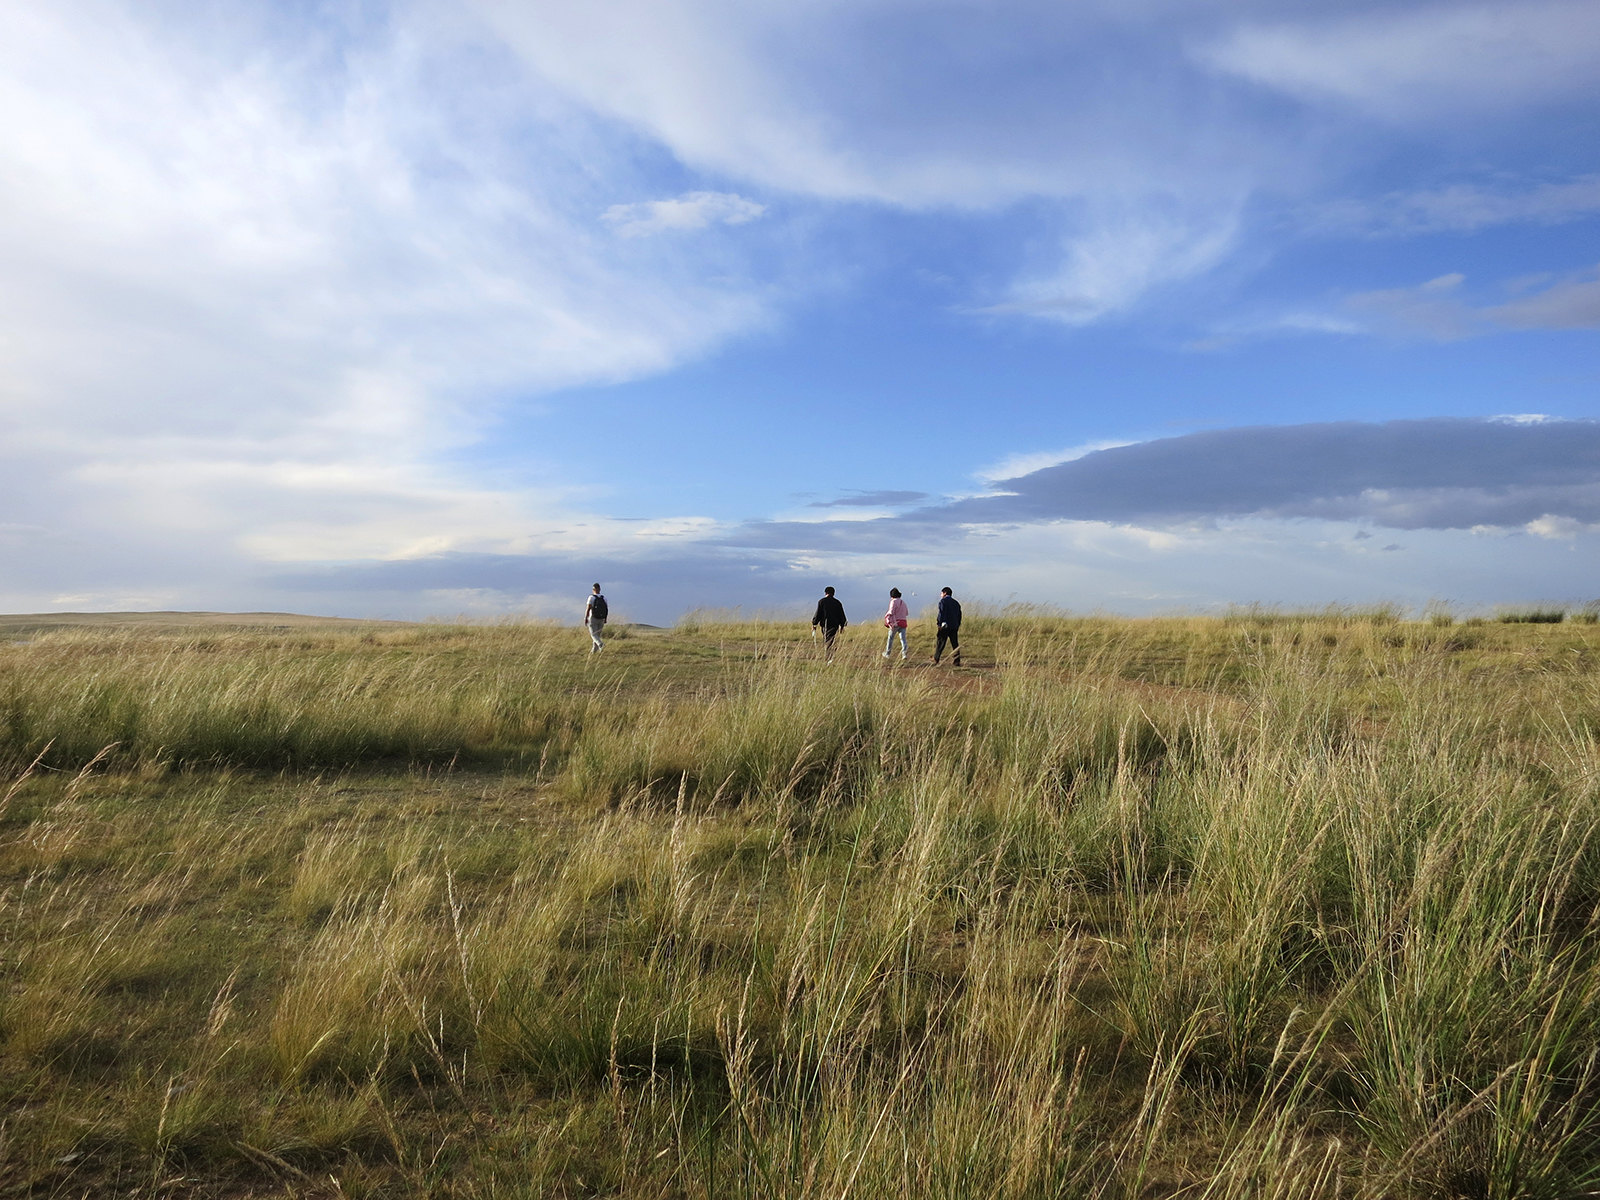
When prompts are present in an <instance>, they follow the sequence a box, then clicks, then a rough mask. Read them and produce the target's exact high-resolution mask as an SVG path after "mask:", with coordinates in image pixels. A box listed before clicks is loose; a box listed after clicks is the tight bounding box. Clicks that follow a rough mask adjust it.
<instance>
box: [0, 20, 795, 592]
mask: <svg viewBox="0 0 1600 1200" xmlns="http://www.w3.org/2000/svg"><path fill="white" fill-rule="evenodd" d="M163 11H164V10H162V9H160V8H149V9H146V8H137V9H136V8H126V7H122V6H119V5H117V4H114V3H98V2H95V0H86V2H85V3H80V4H73V5H60V6H55V5H52V6H27V5H24V6H10V7H7V8H5V9H4V10H3V12H0V108H3V109H4V111H5V112H6V114H7V120H6V123H5V128H4V129H3V130H0V330H3V331H4V332H3V334H0V501H3V502H4V503H5V504H6V509H5V511H6V512H7V514H8V516H10V517H20V515H22V514H37V519H36V520H35V521H34V523H35V524H37V525H38V526H40V527H41V528H42V529H44V530H46V531H47V534H48V536H40V537H37V538H32V539H31V540H30V541H29V554H30V555H32V556H33V557H34V559H35V560H36V561H37V562H39V563H40V564H46V565H47V564H50V563H54V564H55V565H56V567H57V568H58V569H59V568H60V563H61V560H63V559H66V558H70V557H83V556H85V555H87V556H89V557H96V556H99V557H100V558H101V560H102V561H104V555H105V547H107V546H108V545H115V544H129V545H132V544H136V543H137V544H144V543H145V542H146V540H147V539H148V542H149V544H150V545H152V546H159V545H160V544H161V543H162V541H163V537H165V538H166V539H167V540H170V539H171V538H173V537H174V536H182V537H184V538H186V539H188V541H189V543H190V544H189V545H188V546H187V547H186V549H185V550H184V551H183V552H182V553H187V552H188V551H191V550H192V551H193V553H194V554H195V555H197V556H198V557H200V558H205V559H207V560H208V561H209V562H211V563H212V564H213V566H214V569H215V573H216V575H217V576H219V577H220V576H221V575H222V574H223V573H225V572H226V571H233V572H235V575H234V577H237V575H238V573H239V572H243V571H245V570H246V569H247V567H246V566H245V564H246V563H248V561H250V559H252V558H254V557H264V558H268V559H275V560H289V559H296V560H304V559H316V558H328V557H352V556H362V555H370V556H374V557H379V558H382V557H391V556H396V555H406V554H421V553H431V552H437V551H440V550H444V549H453V548H458V547H461V546H473V545H480V544H493V545H511V544H517V542H516V539H517V538H518V537H521V538H522V539H523V542H522V543H521V544H526V539H527V537H528V536H530V535H531V533H533V532H536V531H540V530H550V529H553V528H556V527H558V526H561V525H563V524H568V525H570V524H571V522H572V520H573V519H574V517H575V515H577V514H579V513H580V510H581V505H579V504H577V503H576V500H577V497H575V496H573V495H571V494H570V493H568V494H563V493H562V491H561V489H559V488H556V487H554V486H552V487H547V488H543V489H541V488H538V487H519V488H517V489H514V490H508V491H503V492H501V491H496V490H494V489H493V488H492V487H489V486H485V485H484V484H482V483H480V482H478V481H474V480H464V479H462V478H461V477H460V475H459V474H455V473H452V472H450V471H448V470H446V469H445V468H443V467H442V466H440V465H438V459H439V456H440V454H441V452H443V451H447V450H450V449H451V448H456V447H461V446H464V445H468V444H471V443H473V442H474V441H475V440H477V439H478V438H479V437H481V436H482V434H483V431H484V429H485V427H486V424H487V422H488V421H489V420H491V419H492V418H493V417H494V415H495V404H494V402H493V401H492V399H491V398H492V397H495V396H498V395H503V394H504V393H506V392H507V391H510V390H513V389H515V390H516V391H519V392H521V393H523V394H526V393H528V392H534V393H537V392H540V391H546V390H549V389H552V388H557V387H561V386H566V385H572V384H580V383H591V382H597V381H610V380H619V379H627V378H631V377H636V376H639V375H641V374H647V373H651V372H657V371H661V370H665V369H668V368H670V367H672V366H674V365H676V364H678V363H681V362H683V361H685V360H687V359H689V358H692V357H694V356H696V355H698V354H701V353H703V352H704V351H705V350H707V349H708V348H710V347H712V346H714V345H716V344H717V343H719V342H720V341H722V340H723V339H725V338H727V337H728V336H730V335H732V334H735V333H738V332H741V331H745V330H749V329H751V328H754V327H757V326H759V325H761V324H763V323H764V322H766V321H767V320H768V314H769V312H770V306H771V296H772V293H771V292H770V291H768V290H767V289H766V288H765V287H762V288H760V289H758V288H756V287H754V286H751V285H748V284H741V283H738V282H729V280H730V279H731V280H738V279H739V278H741V277H743V276H745V275H747V272H743V271H742V270H740V269H739V263H740V261H741V260H740V259H739V257H738V251H737V249H735V248H728V247H723V246H720V245H717V244H712V241H711V239H701V240H700V243H699V244H698V245H697V247H696V249H695V251H694V253H693V254H692V255H690V254H688V253H683V252H679V251H675V250H673V249H672V248H671V247H670V246H664V247H661V248H651V249H645V248H642V247H641V248H635V247H633V246H632V245H629V244H626V243H620V242H619V241H618V240H617V239H614V238H610V237H606V236H604V235H603V232H602V231H599V230H596V229H595V227H594V219H593V213H594V212H595V211H596V208H597V207H599V205H598V199H599V197H600V196H601V195H602V194H610V195H615V194H616V193H617V192H618V191H621V190H628V191H637V190H638V189H639V187H640V186H641V178H640V176H639V174H638V171H637V168H636V167H635V166H634V165H632V164H631V162H630V161H629V159H628V158H627V156H626V155H618V154H615V153H614V152H612V151H611V150H608V149H607V146H606V144H605V142H604V141H603V139H600V138H599V137H598V136H597V135H596V134H595V132H594V130H593V127H592V120H591V119H589V118H587V117H585V116H584V115H583V114H581V113H578V112H575V111H573V110H571V108H570V106H568V105H567V104H566V102H565V101H563V100H561V99H560V98H559V97H556V96H553V95H551V94H549V93H548V92H542V91H540V90H539V88H538V87H537V86H536V85H535V84H531V83H529V82H528V81H527V80H526V79H525V77H524V76H523V75H522V73H521V71H520V69H519V68H518V67H517V66H516V65H515V64H514V63H512V62H510V61H509V60H507V59H506V58H505V57H504V55H503V54H501V53H500V52H498V51H497V50H496V49H495V48H494V47H493V46H486V45H483V44H477V43H474V42H473V41H471V40H470V38H468V37H467V35H466V34H465V33H464V32H463V31H462V29H461V28H459V26H458V25H457V24H455V23H453V22H452V21H451V20H450V19H448V18H447V17H445V16H443V15H441V14H440V13H439V12H438V11H437V10H432V9H429V8H428V7H427V6H425V5H421V6H415V7H412V6H407V7H404V8H402V9H400V10H398V11H397V12H396V13H395V14H392V15H391V16H388V17H385V16H382V15H379V16H375V17H373V18H371V24H370V27H363V28H362V29H360V30H359V31H356V32H358V33H359V36H356V35H355V33H352V31H350V30H348V29H345V30H339V29H334V28H332V27H331V25H329V26H310V25H301V24H293V23H291V24H286V25H284V26H283V27H281V28H280V27H278V26H276V25H274V22H275V21H280V20H281V21H284V22H291V21H293V20H296V19H297V18H291V17H290V16H289V15H288V14H287V13H285V12H279V10H276V9H270V8H269V9H264V10H257V9H251V8H248V7H244V8H241V9H239V10H238V11H230V13H229V14H228V19H227V20H219V21H217V22H191V21H189V20H188V19H187V18H181V19H175V20H174V21H172V22H171V23H164V22H163V20H162V15H161V14H162V12H163ZM341 39H348V40H341ZM441 75H444V76H448V77H450V78H451V79H452V81H453V83H452V88H451V90H450V91H449V93H448V94H445V95H441V94H440V93H439V92H438V91H437V90H436V86H435V85H436V81H437V79H438V78H439V77H440V76H441ZM530 157H531V158H532V159H534V160H535V161H537V163H538V166H539V170H538V171H537V172H530V171H529V170H528V169H527V166H526V163H527V161H528V160H529V158H530ZM669 203H670V202H669ZM721 203H722V205H723V207H722V210H721V219H722V220H724V221H727V220H736V219H739V218H740V216H741V214H749V209H747V208H746V209H740V208H739V204H747V203H748V202H742V201H739V200H738V198H737V197H728V198H724V199H723V200H722V201H721ZM715 207H716V204H715V203H713V204H712V205H711V208H713V209H715ZM89 497H92V498H93V501H92V503H90V501H89V499H88V498H89ZM47 501H53V503H51V502H47ZM135 531H137V532H135ZM551 536H552V537H555V536H556V535H555V534H553V533H552V534H551ZM164 553H165V554H167V555H168V557H167V558H166V559H165V561H166V562H167V563H168V565H169V567H171V568H173V569H176V564H175V562H174V559H173V558H172V557H171V556H172V555H173V554H175V553H180V552H179V551H176V550H174V549H172V548H168V549H166V550H165V551H164ZM40 569H41V570H44V569H45V566H44V565H41V567H40ZM107 569H110V567H109V565H108V566H107Z"/></svg>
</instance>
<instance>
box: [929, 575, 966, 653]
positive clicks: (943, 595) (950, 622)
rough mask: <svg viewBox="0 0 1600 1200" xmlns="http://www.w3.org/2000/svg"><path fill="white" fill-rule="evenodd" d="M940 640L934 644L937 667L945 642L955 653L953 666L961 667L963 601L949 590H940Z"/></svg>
mask: <svg viewBox="0 0 1600 1200" xmlns="http://www.w3.org/2000/svg"><path fill="white" fill-rule="evenodd" d="M938 624H939V638H938V640H937V641H936V642H934V644H933V662H934V665H935V666H937V665H938V663H939V656H940V655H941V654H943V653H944V644H945V642H949V643H950V649H951V650H953V651H954V652H955V653H954V654H952V655H951V658H950V662H951V664H952V665H954V666H957V667H959V666H960V665H961V636H960V635H961V601H959V600H957V599H956V598H955V597H954V596H953V595H951V594H950V589H949V588H940V589H939V614H938Z"/></svg>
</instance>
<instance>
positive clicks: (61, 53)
mask: <svg viewBox="0 0 1600 1200" xmlns="http://www.w3.org/2000/svg"><path fill="white" fill-rule="evenodd" d="M1596 79H1600V3H1597V2H1596V0H1519V2H1517V3H1473V2H1470V0H1463V2H1451V3H1427V2H1419V0H1411V2H1408V3H1389V2H1380V0H1373V2H1365V3H1360V2H1358V3H1352V2H1349V0H1341V2H1339V3H1332V2H1331V0H1328V2H1316V0H1311V2H1306V0H1298V2H1296V3H1293V4H1289V3H1283V2H1281V0H1280V2H1276V3H1269V2H1266V0H1259V2H1257V0H1230V2H1227V3H1221V2H1214V3H1200V2H1198V0H1115V2H1113V0H1084V2H1082V3H1075V4H1072V5H1062V4H1059V3H1044V2H1037V3H1035V2H1032V0H1018V2H1014V3H1006V2H994V0H985V2H982V3H979V2H977V0H938V2H913V0H850V2H849V3H845V2H844V0H805V2H801V0H784V2H782V3H778V2H775V0H774V2H766V0H739V2H734V0H611V2H605V0H598V2H596V3H592V4H586V5H572V4H569V3H543V2H518V0H470V2H467V3H450V4H446V3H443V2H442V0H398V2H394V3H382V2H379V0H360V2H356V0H352V2H350V3H344V4H324V3H318V2H314V0H302V2H296V3H281V4H276V5H273V6H262V5H259V4H248V3H243V2H242V0H240V2H235V0H208V2H206V3H203V4H200V5H196V4H194V3H183V4H178V3H175V2H174V3H166V2H161V0H157V2H150V0H145V2H143V3H139V4H133V3H118V2H115V0H64V2H62V3H57V4H52V5H48V6H46V5H34V6H27V5H14V6H10V7H8V8H7V9H5V10H4V11H3V12H0V112H3V113H4V114H5V119H4V121H3V122H0V608H5V609H8V610H10V611H43V610H63V609H128V608H134V609H143V608H186V609H201V608H204V609H234V610H259V609H274V610H282V609H290V610H298V611H307V612H319V613H328V614H338V615H352V616H367V615H370V616H401V617H416V616H428V615H436V616H450V615H455V614H468V615H475V616H489V615H496V614H502V613H528V614H536V615H561V616H570V615H573V612H574V611H575V609H576V607H577V606H579V605H581V598H582V595H583V593H584V592H585V591H586V590H587V585H588V583H589V582H592V581H593V580H595V579H599V580H601V581H602V582H604V583H605V584H606V587H607V591H608V594H609V595H610V596H611V598H612V605H613V609H614V610H615V611H616V612H617V613H618V615H619V616H625V617H632V618H634V619H639V620H647V621H656V622H666V621H670V620H672V619H673V618H675V617H676V616H677V615H679V614H680V613H681V612H683V611H684V610H686V609H688V608H692V607H696V606H711V607H734V606H741V607H743V608H744V609H746V610H747V611H750V610H772V609H777V610H794V611H798V610H801V609H803V608H804V607H806V606H807V605H808V604H809V602H810V601H811V600H812V599H813V598H814V597H815V595H817V594H818V593H819V592H820V589H821V587H822V585H823V584H825V583H832V584H834V585H835V586H837V587H838V588H839V590H840V594H841V596H842V597H843V598H844V599H845V601H846V604H847V606H849V607H850V608H851V609H852V615H853V616H854V615H857V613H860V614H862V615H870V614H871V612H872V611H874V608H875V606H876V605H877V604H878V603H879V602H880V600H881V599H882V597H883V596H884V594H886V592H887V590H888V588H889V587H890V586H891V585H898V586H900V587H902V588H903V589H904V590H906V591H907V592H915V593H917V595H918V597H919V598H922V597H930V596H931V595H933V594H934V593H936V591H937V588H938V587H939V586H940V585H941V584H949V585H950V586H952V587H954V588H955V589H956V591H957V593H958V594H959V595H962V596H964V597H969V598H973V599H983V600H990V601H994V602H1005V601H1007V600H1011V599H1020V600H1028V601H1036V602H1046V603H1053V604H1059V605H1063V606H1066V607H1070V608H1073V609H1078V610H1089V609H1104V610H1110V611H1120V612H1129V613H1145V612H1165V611H1178V610H1182V611H1208V610H1214V609H1216V608H1218V607H1221V606H1225V605H1228V604H1249V603H1266V604H1283V605H1296V606H1299V605H1321V604H1327V603H1368V602H1379V601H1383V602H1398V603H1401V604H1404V605H1408V606H1413V607H1420V606H1422V605H1425V604H1427V603H1429V602H1430V601H1442V602H1448V603H1453V604H1455V605H1457V606H1458V607H1459V608H1461V609H1463V610H1466V609H1474V608H1485V607H1490V606H1493V605H1495V604H1501V603H1507V604H1510V603H1522V602H1533V601H1541V602H1542V601H1560V602H1568V603H1578V602H1584V601H1587V600H1589V599H1592V598H1594V597H1596V596H1600V580H1597V578H1596V573H1595V570H1594V565H1593V564H1594V562H1595V551H1596V549H1597V548H1600V403H1597V397H1600V354H1597V351H1600V339H1597V329H1600V236H1597V235H1600V139H1597V138H1596V136H1595V130H1596V129H1597V128H1600V85H1597V84H1596V83H1595V80H1596Z"/></svg>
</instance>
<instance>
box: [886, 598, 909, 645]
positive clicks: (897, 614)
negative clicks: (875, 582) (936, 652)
mask: <svg viewBox="0 0 1600 1200" xmlns="http://www.w3.org/2000/svg"><path fill="white" fill-rule="evenodd" d="M910 616H911V610H910V609H909V608H907V607H906V602H905V601H904V600H902V599H900V589H899V588H890V589H889V611H888V612H886V613H884V614H883V623H884V625H885V626H887V628H888V630H889V640H888V641H887V642H885V643H884V644H883V656H884V657H885V658H888V657H889V651H891V650H893V649H894V635H895V634H897V633H898V634H899V635H900V658H901V659H902V660H904V659H905V657H906V621H907V620H908V619H909V618H910Z"/></svg>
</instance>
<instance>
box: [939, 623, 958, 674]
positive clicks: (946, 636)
mask: <svg viewBox="0 0 1600 1200" xmlns="http://www.w3.org/2000/svg"><path fill="white" fill-rule="evenodd" d="M946 642H949V643H950V649H951V650H952V651H953V653H952V654H951V656H950V661H951V662H953V663H955V665H956V666H958V667H959V666H960V665H961V637H960V635H959V633H958V632H957V631H956V630H954V629H946V628H945V627H944V626H942V625H941V626H940V627H939V638H938V640H937V641H935V642H934V644H933V661H934V662H938V661H939V658H940V656H941V655H943V654H944V644H945V643H946Z"/></svg>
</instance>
